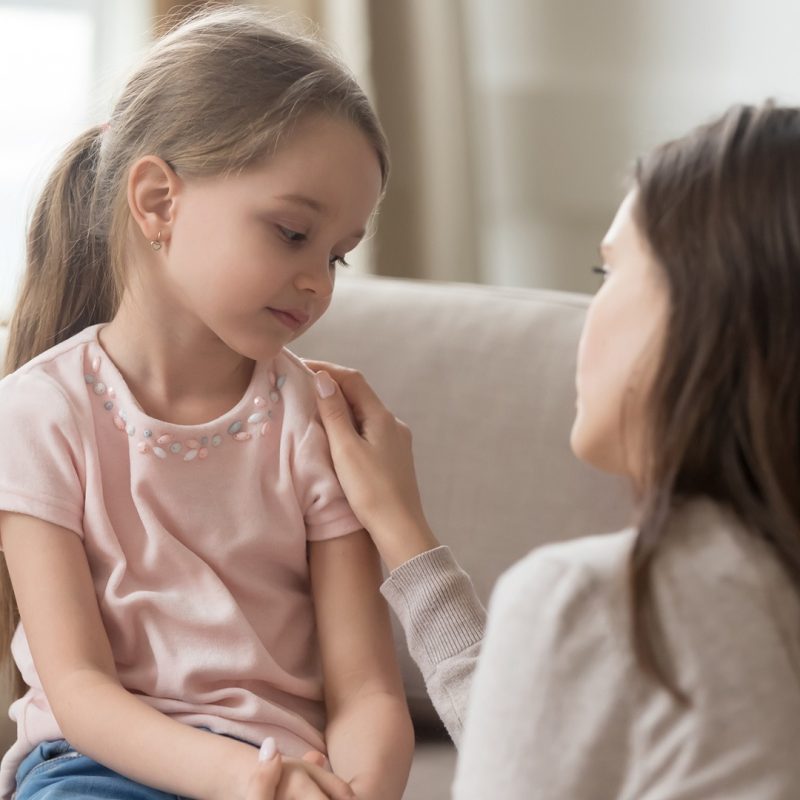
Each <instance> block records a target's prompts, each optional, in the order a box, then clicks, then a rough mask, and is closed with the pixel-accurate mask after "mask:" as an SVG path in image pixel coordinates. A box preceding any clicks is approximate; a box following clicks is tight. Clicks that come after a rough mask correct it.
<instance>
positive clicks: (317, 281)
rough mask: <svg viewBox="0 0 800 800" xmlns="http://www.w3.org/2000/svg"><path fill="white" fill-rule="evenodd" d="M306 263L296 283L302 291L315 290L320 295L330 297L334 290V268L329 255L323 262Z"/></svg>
mask: <svg viewBox="0 0 800 800" xmlns="http://www.w3.org/2000/svg"><path fill="white" fill-rule="evenodd" d="M317 261H318V260H317V259H315V262H314V263H313V264H306V265H305V266H304V267H303V269H301V270H300V272H299V273H298V274H297V277H296V278H295V285H296V286H297V288H298V289H300V290H301V291H306V292H313V293H314V294H315V295H318V296H319V297H328V296H330V294H331V293H332V292H333V281H334V276H335V271H334V268H333V267H332V266H331V264H330V262H329V261H328V259H327V257H326V258H325V259H324V260H323V261H322V263H321V264H319V263H317Z"/></svg>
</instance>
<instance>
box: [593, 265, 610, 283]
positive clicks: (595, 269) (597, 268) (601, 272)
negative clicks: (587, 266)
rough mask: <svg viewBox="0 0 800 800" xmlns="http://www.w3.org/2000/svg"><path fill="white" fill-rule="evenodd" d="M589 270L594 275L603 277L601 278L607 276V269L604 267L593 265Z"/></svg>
mask: <svg viewBox="0 0 800 800" xmlns="http://www.w3.org/2000/svg"><path fill="white" fill-rule="evenodd" d="M591 270H592V272H594V274H595V275H600V276H601V277H602V278H603V280H605V279H606V278H607V277H608V269H607V268H606V267H600V266H593V267H592V268H591Z"/></svg>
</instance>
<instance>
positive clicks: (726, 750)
mask: <svg viewBox="0 0 800 800" xmlns="http://www.w3.org/2000/svg"><path fill="white" fill-rule="evenodd" d="M633 541H634V532H633V531H631V530H627V531H623V532H621V533H617V534H609V535H605V536H597V537H591V538H586V539H579V540H575V541H572V542H568V543H564V544H557V545H550V546H547V547H544V548H541V549H538V550H536V551H534V552H533V553H532V554H531V555H529V556H528V557H527V558H525V559H524V560H523V561H521V562H520V563H519V564H517V565H516V566H515V567H513V568H512V569H511V570H510V571H509V572H508V573H506V575H504V576H503V577H502V578H501V580H500V581H499V583H498V585H497V587H496V590H495V592H494V595H493V597H492V601H491V603H490V609H489V621H488V627H487V630H486V637H485V640H484V642H483V645H482V647H483V651H482V653H481V657H480V662H479V663H478V659H477V655H478V649H479V646H480V638H481V632H482V630H483V610H482V608H481V606H480V603H479V602H478V600H477V598H476V597H475V593H474V591H473V589H472V586H471V584H470V581H469V578H468V577H467V576H466V575H465V574H464V573H463V572H461V571H460V570H459V569H458V567H457V566H456V564H455V562H454V561H453V559H452V556H451V555H450V553H449V551H448V550H447V548H439V549H437V550H435V551H432V552H431V553H427V554H424V555H423V556H419V557H418V558H416V559H414V560H413V561H411V562H409V563H408V564H405V565H403V566H402V567H401V568H400V569H399V570H396V571H395V572H394V573H393V574H392V576H391V577H390V579H389V580H388V581H387V583H386V584H385V586H384V594H385V595H386V597H387V599H388V600H389V602H390V603H391V605H392V606H393V608H394V609H395V611H396V612H397V613H398V616H399V617H400V620H401V622H402V624H403V626H404V628H405V631H406V635H407V636H408V639H409V645H410V650H411V653H412V655H413V656H414V657H415V659H416V660H417V662H418V663H419V665H420V668H421V669H422V673H423V675H424V676H425V679H426V682H427V686H428V690H429V692H430V694H431V697H432V699H433V702H434V705H435V706H436V708H437V710H438V711H439V713H440V715H441V716H442V718H443V720H444V721H445V723H446V725H447V727H448V729H449V731H450V733H451V735H452V736H453V738H454V740H455V741H456V743H457V744H460V753H459V766H458V770H457V775H456V780H455V785H454V789H453V796H454V798H456V799H457V800H487V798H498V800H499V799H500V798H502V800H515V798H519V799H520V800H522V799H523V798H524V799H525V800H606V799H607V798H608V799H610V798H622V799H623V800H723V799H724V800H790V798H791V800H796V798H800V600H799V599H798V595H797V593H796V591H795V590H794V589H793V588H792V586H791V585H790V583H789V581H788V579H787V577H786V575H785V574H784V571H783V569H782V568H781V566H780V565H779V564H778V562H777V561H776V559H775V557H774V556H773V554H772V552H771V551H770V549H769V548H768V547H767V546H766V545H765V544H763V543H762V542H760V541H759V540H757V539H755V537H753V536H751V535H749V534H748V533H746V532H745V531H743V530H742V529H741V526H740V525H739V524H738V523H737V522H736V520H735V519H733V518H732V517H731V516H730V515H728V514H727V513H725V512H724V511H722V510H721V509H720V508H719V507H717V506H715V505H713V504H711V503H710V502H706V501H697V502H694V503H692V504H691V505H689V506H688V507H686V508H685V509H684V510H683V511H681V512H679V513H676V515H675V516H674V518H673V520H672V522H671V525H670V531H669V536H668V539H667V544H666V545H665V547H664V549H663V552H662V553H661V555H660V556H659V558H658V559H657V561H656V565H655V570H654V587H655V596H656V600H657V607H658V619H659V624H660V625H661V627H662V629H663V633H664V638H665V641H666V642H667V645H668V649H669V652H670V654H671V658H672V662H673V664H674V669H675V672H676V675H677V678H678V682H679V684H680V686H681V687H682V688H683V689H684V691H686V692H687V693H688V694H689V696H690V698H691V705H690V707H688V708H686V707H683V706H681V705H680V704H679V703H677V702H676V701H675V700H673V699H672V697H671V696H670V695H669V694H668V693H667V692H666V691H665V690H663V689H662V688H660V687H659V686H658V685H656V684H654V683H653V682H652V681H651V680H650V679H648V678H646V677H645V676H644V675H643V674H642V673H641V672H640V670H639V669H638V667H637V665H636V663H635V661H634V658H633V653H632V649H631V645H630V636H629V630H630V614H629V604H628V595H627V589H626V573H627V564H628V559H629V555H630V551H631V547H632V545H633ZM467 706H469V710H468V712H467V710H466V709H467ZM466 717H468V719H467V724H466V726H465V727H464V731H463V739H462V726H463V724H464V721H465V718H466Z"/></svg>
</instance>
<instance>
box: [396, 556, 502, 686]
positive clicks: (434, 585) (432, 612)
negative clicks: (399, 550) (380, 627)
mask: <svg viewBox="0 0 800 800" xmlns="http://www.w3.org/2000/svg"><path fill="white" fill-rule="evenodd" d="M381 592H382V593H383V596H384V597H385V598H386V600H387V602H388V603H389V605H390V606H391V607H392V610H393V611H394V612H395V614H397V617H398V619H399V620H400V623H401V625H402V626H403V629H404V631H405V634H406V639H407V641H408V649H409V652H410V653H411V656H412V658H413V659H414V660H415V661H416V662H417V664H418V665H419V668H420V670H421V671H422V673H423V675H426V676H427V675H429V674H430V673H431V672H432V671H433V669H434V668H435V667H436V665H437V664H439V663H441V662H442V661H444V660H446V659H448V658H451V657H452V656H455V655H458V654H459V653H462V652H464V650H466V649H467V648H469V647H471V646H472V645H474V644H475V643H476V642H480V641H481V639H482V638H483V634H484V630H485V627H486V611H485V610H484V608H483V606H482V605H481V601H480V600H479V599H478V595H477V594H476V593H475V588H474V586H473V585H472V581H471V580H470V577H469V575H467V573H466V572H464V570H462V569H461V567H459V566H458V564H457V563H456V560H455V558H453V554H452V552H451V551H450V548H449V547H446V546H442V547H437V548H435V549H434V550H429V551H427V552H425V553H421V554H420V555H418V556H415V557H414V558H412V559H411V560H410V561H407V562H406V563H405V564H402V565H401V566H399V567H398V568H397V569H396V570H394V572H392V573H391V575H390V576H389V577H388V578H387V579H386V581H385V582H384V584H383V586H381Z"/></svg>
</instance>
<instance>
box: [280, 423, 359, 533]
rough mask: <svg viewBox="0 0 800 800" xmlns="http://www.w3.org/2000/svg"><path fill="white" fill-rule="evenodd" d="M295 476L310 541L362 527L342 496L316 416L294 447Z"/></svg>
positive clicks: (320, 424)
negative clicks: (295, 447) (295, 449)
mask: <svg viewBox="0 0 800 800" xmlns="http://www.w3.org/2000/svg"><path fill="white" fill-rule="evenodd" d="M294 475H295V488H296V491H297V494H298V497H299V499H300V503H301V506H302V510H303V519H304V521H305V525H306V538H307V539H308V540H309V541H312V542H313V541H321V540H323V539H335V538H336V537H337V536H346V535H347V534H348V533H353V532H354V531H357V530H360V529H361V528H362V527H363V526H362V525H361V523H360V522H359V521H358V519H357V518H356V516H355V515H354V514H353V512H352V510H351V509H350V505H349V504H348V502H347V500H346V498H345V496H344V492H343V491H342V487H341V486H340V484H339V480H338V478H337V477H336V472H335V470H334V468H333V462H332V461H331V453H330V448H329V446H328V439H327V437H326V436H325V431H324V430H323V428H322V423H321V422H320V421H319V418H318V417H316V416H315V417H312V418H311V421H310V422H309V425H308V428H307V429H306V432H305V434H304V436H303V438H302V440H301V441H300V443H299V445H298V447H297V452H296V456H295V464H294Z"/></svg>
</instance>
